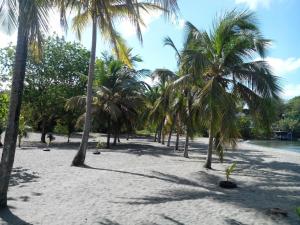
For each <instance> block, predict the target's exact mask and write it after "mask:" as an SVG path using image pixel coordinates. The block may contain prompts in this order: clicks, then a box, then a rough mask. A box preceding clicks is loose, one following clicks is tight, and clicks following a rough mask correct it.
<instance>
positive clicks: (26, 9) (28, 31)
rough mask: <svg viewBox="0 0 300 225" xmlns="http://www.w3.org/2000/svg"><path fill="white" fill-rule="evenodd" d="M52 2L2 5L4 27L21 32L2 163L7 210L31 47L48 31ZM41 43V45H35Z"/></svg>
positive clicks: (0, 192) (0, 202) (1, 196)
mask: <svg viewBox="0 0 300 225" xmlns="http://www.w3.org/2000/svg"><path fill="white" fill-rule="evenodd" d="M48 9H49V2H48V1H46V0H44V1H42V0H22V1H17V0H3V1H1V2H0V23H1V24H0V27H5V28H6V31H11V30H12V29H14V28H18V38H17V46H16V55H15V63H14V68H13V77H12V86H11V94H10V104H9V113H8V120H7V127H6V132H5V139H4V147H3V152H2V157H1V163H0V208H3V207H6V206H7V190H8V184H9V179H10V175H11V171H12V167H13V163H14V157H15V150H16V141H17V136H18V128H19V117H20V108H21V102H22V93H23V86H24V77H25V68H26V60H27V51H28V43H38V46H39V43H40V41H41V39H42V32H43V31H45V30H47V11H48ZM35 41H37V42H35Z"/></svg>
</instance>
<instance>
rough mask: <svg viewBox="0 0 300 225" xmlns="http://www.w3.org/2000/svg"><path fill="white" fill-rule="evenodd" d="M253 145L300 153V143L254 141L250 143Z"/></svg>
mask: <svg viewBox="0 0 300 225" xmlns="http://www.w3.org/2000/svg"><path fill="white" fill-rule="evenodd" d="M248 143H250V144H253V145H259V146H262V147H270V148H275V149H279V150H285V151H292V152H298V153H300V141H280V140H253V141H248Z"/></svg>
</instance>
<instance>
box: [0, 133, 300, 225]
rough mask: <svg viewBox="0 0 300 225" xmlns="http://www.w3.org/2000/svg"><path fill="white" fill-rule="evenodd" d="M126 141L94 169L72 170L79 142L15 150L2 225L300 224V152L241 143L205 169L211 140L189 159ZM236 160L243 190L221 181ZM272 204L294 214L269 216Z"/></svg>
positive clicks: (91, 159) (90, 158) (95, 158)
mask: <svg viewBox="0 0 300 225" xmlns="http://www.w3.org/2000/svg"><path fill="white" fill-rule="evenodd" d="M34 138H36V137H33V139H34ZM36 139H38V138H36ZM60 141H64V139H60V138H58V139H56V142H60ZM72 141H77V142H78V141H79V139H73V140H72ZM121 141H122V145H121V146H119V147H117V148H116V149H115V150H110V151H104V152H102V154H101V155H93V154H92V152H91V151H89V152H88V153H87V158H86V163H87V164H88V165H89V166H91V167H93V168H91V169H87V168H76V167H71V166H70V163H71V160H72V158H73V156H74V154H75V153H76V151H74V150H76V149H77V148H76V145H74V144H73V145H70V146H67V145H61V144H59V143H58V144H56V145H54V147H53V148H52V150H51V151H50V152H44V151H41V148H27V149H23V150H17V153H16V160H15V169H14V172H13V177H12V183H11V186H10V189H9V206H10V210H9V211H7V210H6V211H2V212H1V213H0V224H34V225H36V224H44V225H56V224H64V225H71V224H72V225H73V224H74V225H77V224H106V225H135V224H143V225H146V224H147V225H154V224H163V225H165V224H166V225H168V224H170V225H182V224H185V225H190V224H208V225H210V224H211V225H218V224H227V225H248V224H257V225H264V224H266V225H267V224H280V225H284V224H300V219H298V218H297V216H296V214H295V207H296V206H300V167H299V164H300V154H298V153H292V152H281V151H275V150H272V149H268V148H260V147H257V146H251V145H249V144H245V143H243V144H240V145H239V149H240V150H238V151H235V152H228V153H226V159H225V162H224V163H223V164H221V163H219V162H218V160H217V159H215V160H214V163H213V168H214V170H211V171H208V170H205V169H203V168H202V165H203V163H204V159H205V150H206V143H207V140H206V139H198V140H197V141H195V142H194V143H192V151H191V152H190V156H191V157H190V159H185V158H183V157H182V156H181V154H182V153H181V152H177V153H174V152H173V151H172V148H171V149H170V148H167V147H162V146H161V145H160V144H155V143H153V142H151V141H150V140H148V141H147V140H145V139H132V140H130V141H125V140H124V139H122V140H121ZM25 144H26V143H25ZM68 148H70V149H68ZM232 161H235V162H237V171H236V172H235V173H234V174H233V175H232V178H233V180H234V181H236V182H237V184H238V185H239V188H238V189H236V190H224V189H222V188H219V187H218V185H217V183H218V181H219V180H222V179H224V169H225V168H226V166H228V164H229V163H232ZM274 207H278V208H281V209H285V210H287V211H288V214H289V215H288V217H287V218H283V217H276V216H270V215H267V214H266V210H267V209H269V208H274Z"/></svg>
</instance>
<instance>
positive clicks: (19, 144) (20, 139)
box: [18, 135, 22, 148]
mask: <svg viewBox="0 0 300 225" xmlns="http://www.w3.org/2000/svg"><path fill="white" fill-rule="evenodd" d="M18 139H19V140H18V142H19V143H18V146H19V148H21V141H22V136H21V135H19V137H18Z"/></svg>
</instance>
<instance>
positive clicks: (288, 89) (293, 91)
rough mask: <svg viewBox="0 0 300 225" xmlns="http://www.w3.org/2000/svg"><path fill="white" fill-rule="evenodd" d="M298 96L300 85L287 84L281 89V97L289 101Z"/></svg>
mask: <svg viewBox="0 0 300 225" xmlns="http://www.w3.org/2000/svg"><path fill="white" fill-rule="evenodd" d="M299 95H300V84H288V85H285V86H284V87H283V93H282V97H283V98H285V99H290V98H293V97H295V96H299Z"/></svg>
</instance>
